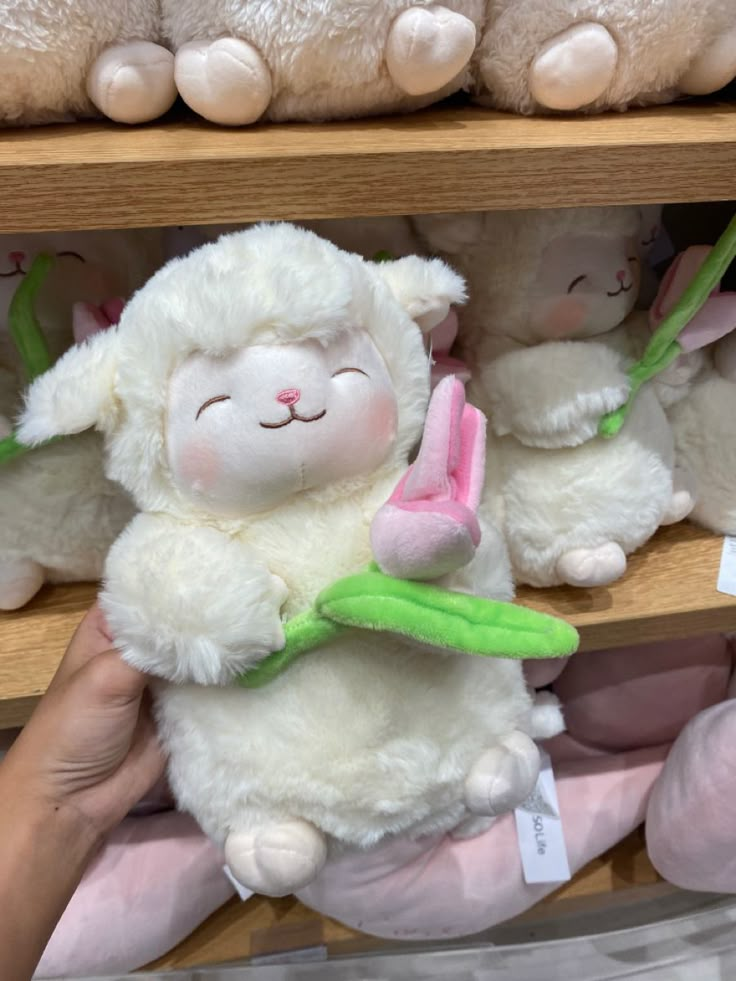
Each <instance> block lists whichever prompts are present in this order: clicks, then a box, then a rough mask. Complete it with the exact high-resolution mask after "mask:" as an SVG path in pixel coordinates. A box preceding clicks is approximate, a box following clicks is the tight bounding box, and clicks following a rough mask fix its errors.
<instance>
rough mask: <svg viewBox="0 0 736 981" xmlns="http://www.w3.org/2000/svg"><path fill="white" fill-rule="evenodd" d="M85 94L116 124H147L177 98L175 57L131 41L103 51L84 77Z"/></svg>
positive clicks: (168, 52)
mask: <svg viewBox="0 0 736 981" xmlns="http://www.w3.org/2000/svg"><path fill="white" fill-rule="evenodd" d="M87 94H88V95H89V97H90V99H91V100H92V101H93V102H94V104H95V105H96V106H97V108H98V109H99V110H100V112H102V113H104V114H105V115H106V116H109V118H110V119H114V120H115V121H116V122H118V123H147V122H149V121H150V120H151V119H157V118H158V117H159V116H163V114H164V113H165V112H167V111H168V110H169V109H170V108H171V107H172V105H173V104H174V101H175V99H176V85H175V83H174V56H173V54H172V53H171V52H170V51H167V50H166V48H162V47H161V45H160V44H152V43H151V42H150V41H134V42H132V43H130V44H116V45H114V46H113V47H111V48H107V49H106V50H105V51H103V52H102V54H101V55H100V57H99V58H98V59H97V61H95V63H94V64H93V65H92V68H91V70H90V73H89V75H88V77H87Z"/></svg>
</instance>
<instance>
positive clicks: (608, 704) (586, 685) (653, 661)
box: [554, 635, 732, 752]
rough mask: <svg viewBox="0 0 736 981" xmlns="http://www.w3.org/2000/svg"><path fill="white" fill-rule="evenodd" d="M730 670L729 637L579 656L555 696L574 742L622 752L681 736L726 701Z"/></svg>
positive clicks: (570, 664)
mask: <svg viewBox="0 0 736 981" xmlns="http://www.w3.org/2000/svg"><path fill="white" fill-rule="evenodd" d="M731 671H732V655H731V649H730V646H729V644H728V642H727V640H726V639H725V638H724V637H721V636H718V635H714V636H709V637H700V638H695V639H688V640H677V641H662V642H661V643H656V644H642V645H640V646H633V647H624V648H620V649H614V650H607V651H591V652H583V653H580V654H575V655H573V657H572V659H571V660H570V663H569V665H568V666H567V668H566V670H565V671H564V672H563V673H562V674H561V675H560V677H559V678H558V679H557V681H556V682H555V683H554V692H555V694H556V695H557V696H558V697H559V699H560V701H561V702H562V704H563V706H564V715H565V724H566V726H567V731H568V733H569V735H570V736H571V737H573V738H575V739H577V740H579V741H580V742H582V743H585V744H587V745H590V746H594V747H597V748H599V749H603V750H607V751H611V752H616V751H621V750H628V749H636V748H639V747H642V746H654V745H657V744H659V743H663V742H670V741H672V740H673V739H675V738H676V736H677V735H678V733H679V732H680V730H681V729H682V728H683V726H684V725H685V724H686V723H687V722H688V721H689V720H690V719H691V718H692V717H693V716H694V715H696V714H697V713H698V712H700V711H702V709H704V708H707V707H708V706H710V705H714V704H715V703H717V702H720V701H722V700H723V699H724V698H726V695H727V692H728V685H729V681H730V677H731Z"/></svg>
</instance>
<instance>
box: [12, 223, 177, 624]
mask: <svg viewBox="0 0 736 981" xmlns="http://www.w3.org/2000/svg"><path fill="white" fill-rule="evenodd" d="M161 252H162V246H161V236H160V234H159V233H158V232H156V231H143V232H133V231H126V232H89V233H79V234H76V233H63V234H49V235H37V236H32V235H28V236H3V241H2V245H0V255H4V256H5V259H4V261H3V263H0V269H1V270H2V275H1V276H0V308H1V309H2V310H3V320H4V323H3V324H2V326H1V327H0V439H2V438H3V437H9V436H10V434H11V432H12V428H13V427H12V420H13V418H14V417H15V414H16V413H17V412H18V410H19V409H20V407H21V401H22V399H21V393H22V390H23V386H24V384H25V383H26V381H27V380H28V379H27V378H25V377H24V370H23V364H22V361H21V357H20V355H19V352H18V351H17V350H15V347H14V344H13V343H12V341H11V336H10V323H9V321H10V320H11V319H12V318H11V315H10V311H11V306H12V305H13V304H14V303H16V304H17V303H18V298H19V297H20V296H21V295H22V291H21V290H20V289H19V287H21V286H23V285H26V286H28V285H30V286H31V287H32V289H33V295H32V297H31V298H30V299H31V302H32V307H33V309H32V310H31V311H29V312H28V314H27V315H28V316H31V315H34V316H35V317H37V319H38V321H39V322H40V324H41V329H42V333H43V346H44V347H45V348H46V356H47V357H48V363H52V362H53V361H54V360H55V359H56V358H57V357H58V356H59V355H61V354H62V353H63V352H64V351H65V350H66V349H67V348H68V347H70V345H72V344H73V343H74V342H75V340H76V341H77V342H79V343H86V341H85V338H86V337H87V336H88V335H89V334H90V333H94V332H96V331H98V330H100V329H103V328H104V327H107V326H110V324H111V323H112V321H113V320H114V319H116V318H117V317H118V316H119V314H120V310H121V308H122V301H121V300H107V301H106V299H105V298H106V297H116V296H127V295H128V294H130V293H132V292H133V291H134V290H135V289H137V288H138V287H139V286H141V285H142V284H143V282H144V281H145V279H146V278H147V277H148V276H149V275H150V274H151V273H152V272H153V271H154V270H155V269H156V268H157V267H158V265H159V264H160V260H161ZM42 253H44V254H46V255H48V256H50V258H51V263H50V269H49V271H48V274H47V275H46V277H45V278H44V279H41V280H40V281H39V282H38V283H37V284H34V283H29V274H30V273H31V270H32V269H33V268H34V263H35V262H36V260H37V258H38V256H39V255H40V254H42ZM21 312H22V313H24V311H21ZM83 384H85V385H86V384H87V382H86V381H84V382H83ZM0 458H2V454H1V453H0ZM133 513H134V508H133V504H132V502H131V500H130V498H129V496H128V495H127V494H126V493H125V492H124V491H123V490H122V488H121V487H120V486H119V485H118V484H116V483H114V482H112V481H110V480H108V479H107V478H106V476H105V472H104V456H103V445H102V439H101V438H100V436H98V435H97V434H94V433H84V434H80V435H79V436H75V437H74V438H72V439H68V440H61V441H59V442H57V443H51V444H49V445H48V446H43V447H40V448H38V449H36V450H34V451H33V452H31V453H27V454H24V455H21V456H18V457H13V458H12V459H6V460H4V462H0V610H13V609H17V608H18V607H21V606H23V605H24V604H25V603H27V602H28V601H29V600H30V599H31V598H32V597H33V596H34V595H35V594H36V592H37V591H38V590H39V589H40V588H41V586H42V585H43V583H44V582H45V581H49V582H70V581H86V580H92V581H93V580H96V579H99V578H100V576H101V574H102V568H103V563H104V560H105V556H106V554H107V550H108V548H109V546H110V545H111V544H112V542H113V541H114V540H115V539H116V538H117V536H118V535H119V534H120V532H121V531H122V529H123V528H124V527H125V525H126V524H127V523H128V521H129V520H130V519H131V518H132V516H133Z"/></svg>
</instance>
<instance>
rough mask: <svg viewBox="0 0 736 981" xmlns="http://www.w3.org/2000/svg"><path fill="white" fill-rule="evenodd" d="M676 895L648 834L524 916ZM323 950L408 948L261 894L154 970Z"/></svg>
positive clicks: (232, 907) (206, 926)
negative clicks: (651, 894) (658, 867)
mask: <svg viewBox="0 0 736 981" xmlns="http://www.w3.org/2000/svg"><path fill="white" fill-rule="evenodd" d="M655 889H656V890H659V891H660V892H661V893H662V894H665V893H667V892H672V891H673V887H671V886H668V885H667V884H665V883H663V882H662V881H661V880H660V878H659V876H658V875H657V873H656V871H655V870H654V868H653V867H652V864H651V863H650V861H649V859H648V858H647V853H646V847H645V844H644V836H643V833H642V830H641V829H640V830H639V831H636V832H634V834H632V835H630V836H629V837H628V838H626V839H624V841H622V842H620V843H619V844H618V845H617V846H616V847H615V848H613V849H611V851H609V852H607V853H606V854H605V855H602V856H601V857H600V858H597V859H595V861H593V862H591V863H590V864H589V865H587V866H586V867H585V868H584V869H581V871H580V872H579V873H578V874H577V875H576V876H575V877H574V878H573V879H572V881H571V882H568V883H567V884H566V885H564V886H562V888H560V889H558V890H557V891H556V892H554V893H553V894H552V895H550V896H548V897H547V898H546V899H544V900H542V902H541V903H540V904H538V905H537V906H536V907H534V909H532V910H531V911H529V912H528V913H525V914H524V915H523V916H522V917H519V918H518V922H519V923H520V924H521V923H522V922H524V921H529V922H530V923H531V922H537V921H539V922H540V923H544V921H549V919H550V917H555V918H557V919H559V918H560V916H564V915H565V914H566V913H568V912H569V913H573V914H574V912H575V911H576V909H578V908H580V909H583V910H590V909H591V908H593V906H597V908H598V909H600V910H601V911H605V909H606V907H609V908H610V907H615V906H616V905H617V904H620V903H623V902H624V901H627V900H628V898H629V894H632V895H633V894H634V893H636V895H638V896H639V897H641V896H642V893H643V891H644V890H650V891H652V890H655ZM314 947H317V948H319V947H322V948H326V952H327V954H328V955H330V956H335V955H343V956H344V955H349V954H366V953H370V952H374V953H375V952H380V951H381V950H386V949H391V950H399V951H400V950H401V949H402V947H401V946H400V945H399V944H398V943H392V944H389V942H388V941H385V940H378V939H376V938H372V937H367V936H365V935H364V934H360V933H358V932H357V931H355V930H351V929H349V928H348V927H345V926H343V925H342V924H340V923H337V922H336V921H335V920H331V919H329V918H328V917H324V916H320V914H319V913H315V912H313V911H312V910H310V909H308V908H307V907H306V906H303V905H302V904H301V903H300V902H299V901H298V900H296V899H294V898H293V897H289V898H287V899H265V898H264V897H261V896H254V897H252V898H251V899H249V900H248V901H247V902H246V903H241V902H240V901H239V900H237V899H233V900H231V901H230V902H229V903H227V904H226V905H225V906H223V907H222V908H221V909H219V910H218V911H217V912H216V913H215V914H214V915H213V916H211V917H210V918H209V919H208V920H207V921H206V922H205V923H203V924H202V926H201V927H199V929H198V930H196V931H195V932H194V933H193V934H192V935H191V936H190V937H188V938H187V939H186V940H185V941H184V942H183V943H181V944H179V946H178V947H176V948H175V949H174V950H172V951H170V952H169V953H168V954H166V955H165V956H164V957H162V958H160V959H159V960H157V961H156V962H155V963H154V964H151V965H149V967H148V970H154V969H158V970H165V969H168V970H172V969H174V968H179V969H183V968H193V967H204V966H213V965H216V964H226V963H228V962H234V961H244V960H247V959H249V958H251V957H256V958H257V957H271V956H273V955H283V954H285V953H288V952H291V951H294V950H297V949H301V950H303V949H305V948H314Z"/></svg>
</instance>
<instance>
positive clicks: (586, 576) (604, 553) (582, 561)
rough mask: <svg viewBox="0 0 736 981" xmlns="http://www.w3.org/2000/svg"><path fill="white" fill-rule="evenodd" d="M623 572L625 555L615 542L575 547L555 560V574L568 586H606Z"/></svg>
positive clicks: (624, 569)
mask: <svg viewBox="0 0 736 981" xmlns="http://www.w3.org/2000/svg"><path fill="white" fill-rule="evenodd" d="M625 572H626V556H625V555H624V552H623V549H622V548H621V546H620V545H617V544H616V543H615V542H607V543H606V544H605V545H599V546H598V547H597V548H575V549H572V551H570V552H565V554H564V555H561V556H560V558H559V559H558V560H557V574H558V576H559V577H560V579H561V580H562V581H563V582H565V583H567V584H568V585H569V586H607V585H608V583H611V582H615V581H616V580H617V579H620V578H621V576H622V575H623V574H624V573H625Z"/></svg>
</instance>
